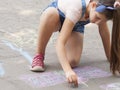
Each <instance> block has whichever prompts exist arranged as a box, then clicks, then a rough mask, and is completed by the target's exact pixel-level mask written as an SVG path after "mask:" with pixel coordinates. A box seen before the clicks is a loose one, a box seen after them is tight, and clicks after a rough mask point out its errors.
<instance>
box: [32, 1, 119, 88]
mask: <svg viewBox="0 0 120 90" xmlns="http://www.w3.org/2000/svg"><path fill="white" fill-rule="evenodd" d="M114 2H115V1H114V0H55V1H54V2H52V3H51V4H50V5H49V6H48V7H47V9H45V10H44V12H43V13H42V15H41V19H40V32H39V40H38V49H37V53H36V56H35V57H34V59H33V62H32V68H31V70H32V71H44V70H45V68H44V54H45V48H46V45H47V43H48V41H49V38H50V37H51V35H52V33H53V32H54V31H59V32H60V34H59V37H58V40H57V44H56V51H57V55H58V58H59V61H60V64H61V65H62V68H63V70H64V72H65V75H66V78H67V80H68V82H69V83H73V84H75V86H78V79H77V75H76V73H75V72H74V71H73V70H72V67H76V66H77V65H78V64H79V61H80V57H81V52H82V47H83V35H84V25H86V24H87V23H90V22H91V23H96V24H97V25H98V28H99V33H100V35H101V38H102V42H103V45H104V49H105V53H106V56H107V58H108V60H109V61H110V64H111V67H110V68H111V70H112V71H113V73H114V74H115V71H119V72H120V56H119V55H120V17H119V16H120V12H119V10H118V9H116V8H114V7H113V4H114ZM110 19H113V30H112V31H113V35H112V46H111V56H110V35H109V30H108V27H107V23H106V22H107V20H110Z"/></svg>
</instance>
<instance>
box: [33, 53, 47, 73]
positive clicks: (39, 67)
mask: <svg viewBox="0 0 120 90" xmlns="http://www.w3.org/2000/svg"><path fill="white" fill-rule="evenodd" d="M31 71H34V72H42V71H45V67H44V55H43V54H37V55H36V56H35V57H34V58H33V62H32V67H31Z"/></svg>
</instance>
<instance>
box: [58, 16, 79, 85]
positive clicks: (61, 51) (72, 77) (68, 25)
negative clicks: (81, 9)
mask: <svg viewBox="0 0 120 90" xmlns="http://www.w3.org/2000/svg"><path fill="white" fill-rule="evenodd" d="M73 27H74V23H73V22H72V21H70V20H69V19H68V18H66V19H65V21H64V24H63V26H62V29H61V32H60V35H59V37H58V40H57V45H56V50H57V55H58V58H59V61H60V64H61V65H62V68H63V70H64V71H65V74H66V77H67V79H68V82H70V83H74V84H75V85H76V86H77V85H78V81H77V75H76V74H75V72H74V71H73V70H72V68H71V66H70V64H69V61H68V58H67V55H66V51H65V44H66V42H67V40H68V38H69V37H70V35H71V33H72V29H73Z"/></svg>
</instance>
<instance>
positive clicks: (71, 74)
mask: <svg viewBox="0 0 120 90" xmlns="http://www.w3.org/2000/svg"><path fill="white" fill-rule="evenodd" d="M66 77H67V80H68V82H69V83H70V84H74V86H75V87H78V77H77V75H76V74H75V72H74V71H69V72H66Z"/></svg>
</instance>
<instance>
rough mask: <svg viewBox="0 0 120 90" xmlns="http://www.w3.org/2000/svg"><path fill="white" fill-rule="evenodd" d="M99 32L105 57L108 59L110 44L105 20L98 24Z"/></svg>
mask: <svg viewBox="0 0 120 90" xmlns="http://www.w3.org/2000/svg"><path fill="white" fill-rule="evenodd" d="M99 33H100V36H101V39H102V42H103V46H104V50H105V54H106V57H107V59H108V60H109V58H110V47H111V44H110V32H109V29H108V26H107V23H106V22H104V23H101V24H100V25H99Z"/></svg>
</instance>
